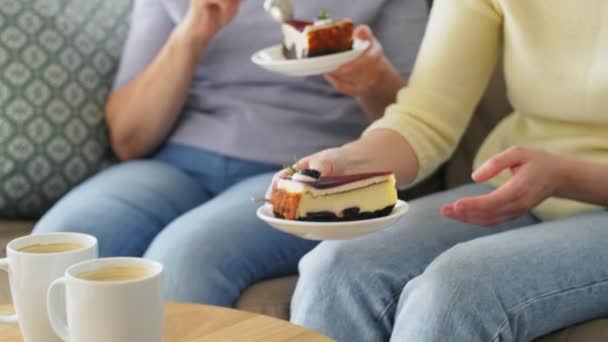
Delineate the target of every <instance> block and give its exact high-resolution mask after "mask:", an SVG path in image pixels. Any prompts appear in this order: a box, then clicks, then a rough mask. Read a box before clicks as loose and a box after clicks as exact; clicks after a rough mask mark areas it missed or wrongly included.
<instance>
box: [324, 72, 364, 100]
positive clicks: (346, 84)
mask: <svg viewBox="0 0 608 342" xmlns="http://www.w3.org/2000/svg"><path fill="white" fill-rule="evenodd" d="M325 80H326V81H327V82H328V83H329V84H330V85H331V86H332V87H334V89H336V90H337V91H339V92H341V93H342V94H346V95H350V96H357V95H358V94H359V91H360V90H359V87H358V86H357V85H356V84H354V83H352V82H350V81H347V80H345V79H342V78H341V77H339V76H337V75H334V74H327V75H325Z"/></svg>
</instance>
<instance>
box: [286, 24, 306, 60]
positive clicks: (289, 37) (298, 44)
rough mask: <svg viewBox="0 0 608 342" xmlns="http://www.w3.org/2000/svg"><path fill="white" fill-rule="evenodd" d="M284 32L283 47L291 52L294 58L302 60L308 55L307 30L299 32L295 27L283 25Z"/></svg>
mask: <svg viewBox="0 0 608 342" xmlns="http://www.w3.org/2000/svg"><path fill="white" fill-rule="evenodd" d="M281 30H282V31H283V47H284V48H285V49H287V50H288V51H289V53H290V54H293V56H290V57H292V58H297V59H302V58H306V57H307V55H308V38H307V37H306V33H305V32H306V29H304V32H303V31H300V30H298V29H297V28H296V27H294V26H293V25H289V24H282V25H281Z"/></svg>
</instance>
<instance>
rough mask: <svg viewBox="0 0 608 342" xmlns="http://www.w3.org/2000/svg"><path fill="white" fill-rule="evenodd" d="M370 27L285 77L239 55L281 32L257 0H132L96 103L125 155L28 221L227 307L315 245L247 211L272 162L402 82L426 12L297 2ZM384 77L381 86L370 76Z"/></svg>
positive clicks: (366, 109)
mask: <svg viewBox="0 0 608 342" xmlns="http://www.w3.org/2000/svg"><path fill="white" fill-rule="evenodd" d="M294 5H295V11H296V15H297V17H299V18H314V17H316V16H317V15H318V13H319V11H320V9H321V8H323V7H327V8H328V10H329V12H330V13H333V14H334V15H335V16H336V17H350V18H352V19H353V21H354V22H355V23H359V24H367V25H369V27H367V26H360V27H358V28H357V30H356V34H357V35H358V37H359V38H362V39H368V40H371V41H372V46H371V47H370V48H369V49H368V50H367V51H366V53H365V54H364V55H362V56H361V57H360V58H359V59H358V60H355V61H353V62H352V63H350V64H348V65H345V66H343V67H342V68H341V69H339V70H338V71H336V72H334V73H332V74H328V75H324V77H321V76H319V77H309V78H287V77H285V76H282V75H277V74H272V73H269V72H266V71H264V70H262V69H260V68H259V67H257V66H256V65H253V64H252V63H251V62H250V61H249V57H250V56H251V54H252V53H254V52H255V51H257V50H259V49H261V48H264V47H267V46H270V45H274V44H277V43H278V42H280V41H281V33H280V29H279V26H278V24H277V23H276V22H274V21H273V20H272V19H271V18H270V16H268V15H267V14H266V13H265V12H264V9H263V6H262V2H261V1H240V0H192V1H191V0H135V7H134V12H133V18H132V25H131V31H130V34H129V38H128V40H127V43H126V46H125V48H124V54H123V56H122V63H121V66H120V70H119V71H118V75H117V78H116V83H115V88H114V91H113V92H112V94H111V96H110V98H109V100H108V103H107V108H106V109H107V110H106V120H107V123H108V126H109V131H110V137H111V143H112V147H113V149H114V151H115V152H116V155H117V156H118V157H119V158H120V159H122V160H124V161H125V162H123V163H121V164H118V165H116V166H114V167H112V168H110V169H108V170H107V171H105V172H102V173H100V174H99V175H97V176H95V177H93V178H92V179H90V180H89V181H87V182H85V183H84V184H82V185H81V186H79V187H78V188H76V189H75V190H73V191H72V192H70V193H69V194H68V195H67V196H66V197H65V198H64V199H62V200H61V201H60V202H59V203H58V204H57V205H56V206H55V207H54V208H53V209H51V210H50V211H49V213H48V214H47V215H46V216H45V217H44V218H43V219H42V220H41V221H40V222H39V224H38V225H37V227H36V229H35V232H36V233H41V232H49V231H58V230H72V231H73V230H76V231H80V232H85V233H89V234H92V235H95V236H96V237H97V238H98V239H99V247H100V255H101V256H114V255H129V256H145V257H147V258H152V259H156V260H159V261H161V262H162V263H164V265H165V266H166V279H167V285H166V287H165V288H166V292H167V297H168V299H170V300H176V301H192V302H200V303H210V304H217V305H225V306H230V305H232V304H233V303H234V301H235V300H236V299H237V298H238V297H239V295H240V293H241V291H242V290H243V289H244V288H246V287H248V286H249V285H251V284H252V283H254V282H256V281H259V280H262V279H267V278H272V277H278V276H284V275H289V274H295V273H297V265H298V261H299V260H300V258H301V257H302V256H303V255H304V254H306V253H307V252H308V251H310V250H311V249H312V248H313V247H314V246H315V245H316V244H315V242H312V241H306V240H301V239H299V238H296V237H293V236H290V235H287V234H283V233H281V232H278V231H275V230H273V229H271V228H270V227H268V226H267V225H265V224H264V223H262V222H260V221H259V220H258V219H257V218H256V217H255V209H256V207H257V205H258V204H254V203H251V201H250V197H251V195H254V194H259V195H263V194H264V191H265V189H266V187H267V185H268V184H269V182H270V180H271V177H272V174H273V173H274V172H276V171H277V170H279V169H280V168H281V165H282V164H284V163H286V162H290V161H293V158H294V157H295V156H304V155H307V154H310V153H312V152H314V151H318V150H321V149H324V148H327V147H330V146H336V145H341V144H343V143H346V142H347V141H350V140H353V139H355V138H356V137H357V136H359V134H360V133H361V132H362V130H363V129H364V128H365V127H366V126H367V125H368V124H369V122H370V121H371V120H374V119H376V118H378V117H379V116H380V115H381V114H382V112H383V110H384V108H385V107H386V106H387V105H388V104H390V103H392V102H393V101H394V99H395V94H396V93H397V90H398V89H399V88H401V87H402V86H403V85H404V84H405V78H406V77H407V75H408V74H409V72H410V69H411V67H412V65H413V62H414V56H415V55H416V53H417V49H418V46H419V44H420V40H421V37H422V35H423V31H424V27H425V24H426V20H427V10H428V9H427V5H426V1H425V0H379V1H369V0H348V1H347V0H343V1H336V0H332V1H321V0H300V1H296V2H295V3H294ZM379 85H380V86H379Z"/></svg>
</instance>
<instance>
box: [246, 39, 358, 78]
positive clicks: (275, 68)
mask: <svg viewBox="0 0 608 342" xmlns="http://www.w3.org/2000/svg"><path fill="white" fill-rule="evenodd" d="M368 47H369V41H363V40H355V42H354V44H353V49H352V50H350V51H346V52H340V53H334V54H331V55H327V56H320V57H312V58H304V59H286V58H285V56H284V55H283V47H282V45H280V44H279V45H275V46H272V47H269V48H266V49H263V50H260V51H258V52H256V53H254V54H253V55H252V56H251V61H252V62H253V63H255V64H257V65H259V66H261V67H262V68H264V69H266V70H268V71H272V72H278V73H281V74H284V75H287V76H299V77H302V76H314V75H321V74H324V73H327V72H331V71H334V70H336V69H338V68H339V67H340V66H341V65H343V64H346V63H348V62H350V61H352V60H354V59H355V58H357V57H359V56H360V55H361V54H362V53H363V51H365V50H366V49H367V48H368Z"/></svg>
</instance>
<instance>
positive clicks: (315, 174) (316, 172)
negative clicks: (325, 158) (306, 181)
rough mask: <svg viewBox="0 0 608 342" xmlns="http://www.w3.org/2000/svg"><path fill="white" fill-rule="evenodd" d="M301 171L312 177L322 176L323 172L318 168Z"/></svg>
mask: <svg viewBox="0 0 608 342" xmlns="http://www.w3.org/2000/svg"><path fill="white" fill-rule="evenodd" d="M300 173H301V174H303V175H305V176H308V177H312V178H314V179H319V178H321V172H319V171H317V170H313V169H305V170H302V171H300Z"/></svg>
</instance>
